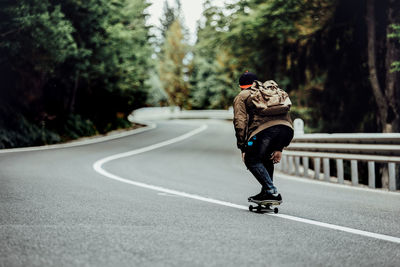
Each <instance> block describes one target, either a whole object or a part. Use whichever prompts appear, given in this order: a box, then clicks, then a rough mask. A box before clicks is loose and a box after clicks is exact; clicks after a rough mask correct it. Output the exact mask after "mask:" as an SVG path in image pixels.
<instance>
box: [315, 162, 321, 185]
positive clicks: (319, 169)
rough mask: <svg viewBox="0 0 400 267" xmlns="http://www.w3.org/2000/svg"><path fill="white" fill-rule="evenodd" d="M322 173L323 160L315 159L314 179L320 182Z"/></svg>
mask: <svg viewBox="0 0 400 267" xmlns="http://www.w3.org/2000/svg"><path fill="white" fill-rule="evenodd" d="M320 172H321V159H320V158H314V179H317V180H319V173H320Z"/></svg>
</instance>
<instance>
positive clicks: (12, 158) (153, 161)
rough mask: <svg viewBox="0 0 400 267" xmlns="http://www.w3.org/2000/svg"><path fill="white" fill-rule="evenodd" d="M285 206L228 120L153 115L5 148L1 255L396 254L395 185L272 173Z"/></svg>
mask: <svg viewBox="0 0 400 267" xmlns="http://www.w3.org/2000/svg"><path fill="white" fill-rule="evenodd" d="M275 180H276V183H277V186H278V189H279V190H280V191H281V192H282V195H283V199H284V203H283V205H282V206H281V207H280V215H278V216H274V215H266V214H255V213H251V212H249V211H247V210H246V206H247V202H246V199H247V197H248V196H249V195H252V194H254V193H257V191H258V190H259V188H258V187H259V186H258V184H257V182H256V180H255V179H254V178H252V176H251V175H250V173H249V172H247V171H246V169H245V167H244V165H243V164H242V163H241V160H240V155H239V152H238V151H237V149H236V148H235V140H234V133H233V127H232V124H231V122H228V121H218V120H190V121H178V120H175V121H164V122H158V123H157V127H156V128H155V129H152V130H149V131H146V132H141V133H138V134H135V135H128V136H125V137H121V138H118V139H113V140H108V141H105V142H101V143H93V144H86V145H82V146H75V147H64V148H55V149H48V150H42V151H21V152H16V153H2V154H0V200H1V205H0V236H1V239H0V266H110V265H117V266H225V265H228V264H229V265H232V266H267V265H272V266H282V265H285V266H310V265H311V266H314V265H323V266H355V265H356V266H360V265H361V266H366V265H381V266H399V265H400V242H398V241H399V240H400V196H399V195H398V194H393V193H392V194H386V193H382V192H371V191H365V190H355V189H353V188H351V187H346V186H343V187H337V186H335V187H332V186H329V185H327V184H325V183H318V182H308V181H305V180H302V179H293V178H289V177H287V176H285V175H277V176H276V179H275Z"/></svg>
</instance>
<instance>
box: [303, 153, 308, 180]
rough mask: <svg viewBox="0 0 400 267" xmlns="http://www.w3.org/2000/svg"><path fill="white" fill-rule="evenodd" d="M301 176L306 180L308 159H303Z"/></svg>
mask: <svg viewBox="0 0 400 267" xmlns="http://www.w3.org/2000/svg"><path fill="white" fill-rule="evenodd" d="M303 176H304V177H307V178H308V157H303Z"/></svg>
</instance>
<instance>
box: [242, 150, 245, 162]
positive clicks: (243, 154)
mask: <svg viewBox="0 0 400 267" xmlns="http://www.w3.org/2000/svg"><path fill="white" fill-rule="evenodd" d="M245 156H246V153H244V152H242V160H243V162H244V157H245Z"/></svg>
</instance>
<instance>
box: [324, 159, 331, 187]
mask: <svg viewBox="0 0 400 267" xmlns="http://www.w3.org/2000/svg"><path fill="white" fill-rule="evenodd" d="M323 163H324V179H325V181H328V182H329V180H330V179H329V178H330V167H329V158H324V159H323Z"/></svg>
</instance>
